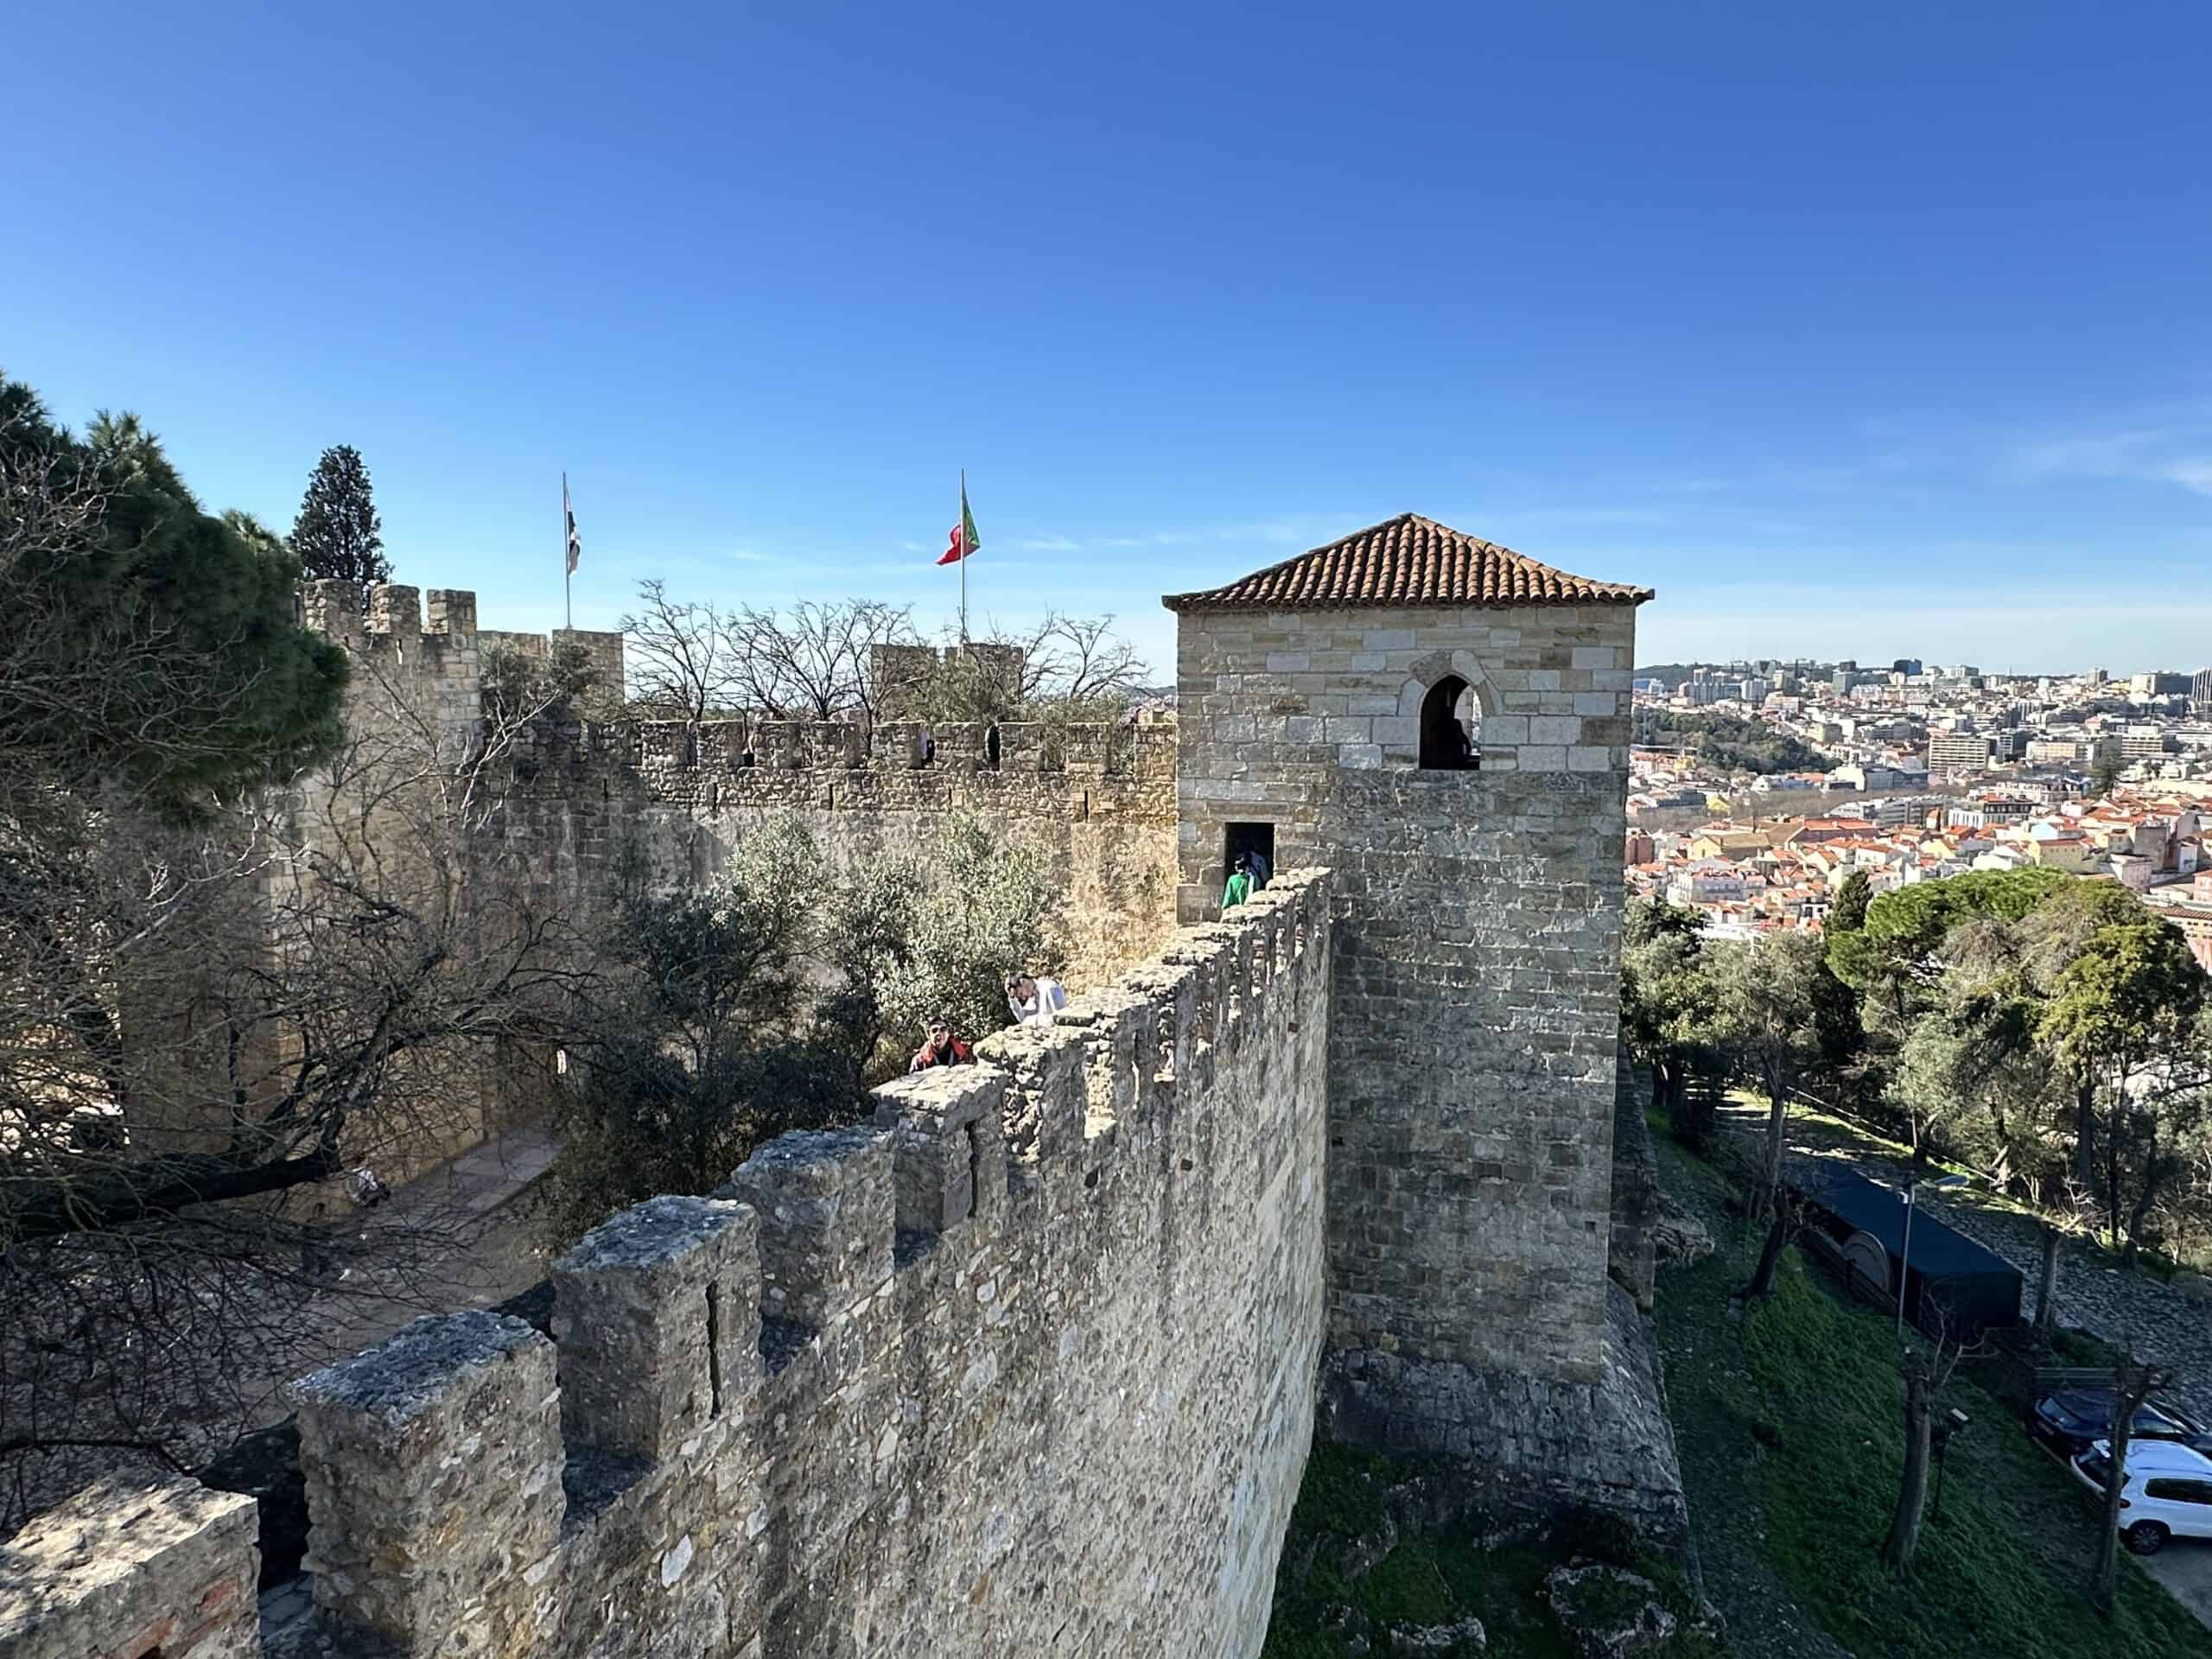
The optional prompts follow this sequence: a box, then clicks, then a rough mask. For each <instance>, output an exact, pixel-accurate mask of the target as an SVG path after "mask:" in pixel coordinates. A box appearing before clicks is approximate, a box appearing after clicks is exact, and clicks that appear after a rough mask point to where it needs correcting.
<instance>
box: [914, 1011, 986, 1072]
mask: <svg viewBox="0 0 2212 1659" xmlns="http://www.w3.org/2000/svg"><path fill="white" fill-rule="evenodd" d="M973 1058H975V1057H974V1056H973V1055H972V1054H970V1053H969V1052H968V1045H967V1044H965V1043H963V1042H962V1041H961V1040H960V1039H958V1038H957V1037H956V1036H954V1035H953V1034H952V1020H950V1017H949V1016H947V1015H945V1014H939V1015H938V1017H937V1018H936V1019H934V1020H931V1021H930V1038H929V1041H927V1042H925V1043H924V1044H923V1045H922V1046H920V1047H919V1048H918V1049H916V1050H915V1051H914V1058H913V1063H912V1065H909V1066H907V1068H906V1069H907V1070H908V1071H927V1070H929V1068H930V1067H931V1066H933V1065H967V1064H968V1063H969V1060H971V1059H973Z"/></svg>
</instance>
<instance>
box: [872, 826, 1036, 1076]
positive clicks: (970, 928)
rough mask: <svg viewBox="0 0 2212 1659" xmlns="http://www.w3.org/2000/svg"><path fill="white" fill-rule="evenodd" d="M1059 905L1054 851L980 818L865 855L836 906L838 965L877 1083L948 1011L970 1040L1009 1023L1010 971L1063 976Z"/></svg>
mask: <svg viewBox="0 0 2212 1659" xmlns="http://www.w3.org/2000/svg"><path fill="white" fill-rule="evenodd" d="M1057 899H1058V892H1057V890H1056V888H1055V887H1054V885H1053V880H1052V867H1051V864H1050V862H1049V861H1048V860H1047V859H1046V856H1045V855H1044V854H1043V853H1041V852H1040V851H1039V850H1038V849H1035V848H1033V847H1031V846H1029V845H1027V843H1024V842H1017V841H1014V839H1012V838H1011V837H1009V836H1007V835H1006V834H1005V833H1004V832H1003V831H1001V830H1000V829H996V828H995V827H994V826H993V825H992V824H991V823H989V822H988V820H987V819H985V818H983V817H982V816H981V815H979V814H976V813H973V812H963V813H959V814H957V815H955V816H954V817H951V818H950V819H948V820H947V821H946V822H945V823H944V827H943V828H942V829H940V830H939V831H938V835H937V836H936V839H935V840H934V842H932V843H931V845H930V846H929V847H928V848H927V849H925V851H923V852H920V853H905V854H899V855H892V856H889V857H878V858H870V859H867V860H864V861H862V863H861V868H860V869H859V870H858V871H857V872H856V873H855V874H854V876H853V877H852V878H851V879H850V880H849V882H848V883H847V884H846V885H845V886H844V887H843V888H842V891H841V892H840V893H839V894H838V895H837V897H836V901H835V910H834V912H833V913H834V922H833V925H832V928H831V936H832V938H833V939H834V940H835V941H836V943H835V944H834V946H833V947H832V950H831V960H832V962H833V963H834V965H835V966H836V970H837V972H838V974H839V976H840V978H841V980H842V984H843V987H844V998H843V1001H842V1003H841V1005H840V1007H839V1011H838V1018H839V1019H840V1020H842V1023H843V1024H844V1026H845V1027H846V1028H847V1029H848V1031H849V1032H850V1033H852V1041H853V1043H854V1044H855V1047H856V1048H857V1049H858V1050H859V1051H860V1052H861V1053H863V1054H864V1055H865V1056H866V1057H867V1058H866V1061H865V1065H866V1068H867V1071H868V1076H869V1078H870V1080H871V1081H880V1080H881V1079H882V1078H884V1077H887V1076H891V1075H893V1074H894V1073H896V1072H898V1071H903V1070H905V1062H906V1056H907V1054H909V1053H910V1052H912V1050H913V1049H914V1048H915V1047H916V1046H918V1044H919V1043H920V1041H921V1039H922V1035H923V1027H924V1026H925V1024H926V1023H927V1022H928V1021H929V1020H931V1018H933V1017H934V1016H935V1015H937V1014H948V1015H950V1018H951V1020H952V1024H953V1028H954V1030H955V1031H956V1032H957V1033H960V1034H961V1035H962V1036H963V1037H965V1038H967V1039H969V1040H970V1041H973V1040H974V1039H976V1038H979V1037H982V1036H984V1035H987V1034H988V1033H991V1032H994V1031H996V1030H998V1029H999V1028H1000V1027H1002V1026H1004V1025H1006V1024H1007V1022H1008V1020H1009V1019H1010V1017H1011V1016H1009V1014H1007V1007H1006V980H1007V975H1009V974H1011V973H1014V972H1015V971H1017V970H1022V971H1027V972H1029V973H1057V972H1058V969H1059V967H1060V964H1061V961H1062V952H1061V947H1060V944H1059V942H1058V938H1057V936H1056V931H1055V926H1054V907H1055V903H1056V900H1057Z"/></svg>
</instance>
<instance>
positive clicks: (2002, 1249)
mask: <svg viewBox="0 0 2212 1659" xmlns="http://www.w3.org/2000/svg"><path fill="white" fill-rule="evenodd" d="M1720 1121H1721V1124H1722V1126H1723V1128H1725V1129H1726V1131H1727V1132H1728V1133H1729V1134H1731V1135H1735V1136H1738V1138H1741V1139H1745V1140H1748V1141H1751V1142H1752V1143H1753V1144H1755V1145H1756V1144H1758V1143H1759V1142H1760V1141H1763V1139H1764V1135H1765V1134H1766V1111H1765V1109H1764V1107H1757V1106H1751V1105H1747V1104H1745V1103H1740V1102H1734V1101H1727V1102H1723V1103H1722V1105H1721V1109H1720ZM1787 1134H1788V1136H1789V1163H1790V1165H1791V1166H1792V1168H1793V1169H1798V1170H1806V1171H1809V1170H1811V1169H1812V1168H1814V1167H1815V1160H1823V1159H1842V1160H1846V1161H1847V1162H1849V1163H1851V1164H1852V1165H1853V1166H1855V1167H1856V1168H1858V1169H1859V1170H1860V1171H1861V1172H1862V1173H1866V1174H1867V1175H1870V1176H1872V1177H1873V1178H1874V1179H1877V1180H1881V1181H1885V1182H1889V1183H1891V1184H1893V1185H1900V1186H1901V1185H1904V1178H1905V1174H1906V1172H1907V1170H1908V1168H1909V1167H1910V1166H1909V1162H1908V1160H1907V1159H1906V1158H1905V1157H1904V1154H1901V1153H1900V1152H1899V1151H1897V1148H1895V1147H1892V1146H1891V1144H1889V1143H1888V1142H1886V1141H1878V1140H1877V1139H1875V1138H1874V1137H1873V1136H1872V1135H1867V1134H1866V1133H1865V1132H1863V1131H1861V1130H1859V1129H1854V1128H1852V1127H1850V1126H1849V1125H1848V1124H1845V1123H1840V1122H1837V1121H1836V1120H1835V1119H1834V1118H1827V1117H1813V1116H1806V1115H1803V1114H1801V1113H1798V1112H1794V1111H1793V1112H1792V1113H1791V1114H1790V1115H1789V1126H1788V1129H1787ZM1915 1202H1916V1204H1920V1205H1926V1206H1927V1208H1928V1210H1929V1211H1930V1212H1931V1213H1933V1214H1935V1215H1937V1216H1940V1217H1942V1219H1943V1220H1944V1221H1946V1222H1948V1224H1950V1225H1952V1226H1954V1227H1955V1228H1957V1229H1958V1230H1959V1231H1961V1232H1962V1233H1964V1234H1965V1235H1966V1236H1967V1237H1969V1238H1971V1239H1973V1240H1974V1242H1975V1243H1978V1244H1980V1245H1981V1246H1983V1247H1984V1248H1985V1249H1989V1250H1992V1251H1993V1252H1994V1253H1995V1254H1997V1255H2000V1256H2002V1257H2003V1258H2004V1259H2005V1261H2006V1262H2010V1263H2011V1264H2012V1266H2013V1267H2016V1268H2018V1269H2019V1270H2020V1277H2021V1280H2022V1281H2023V1285H2024V1289H2023V1292H2022V1295H2021V1306H2020V1314H2021V1317H2022V1318H2023V1319H2031V1318H2033V1317H2034V1315H2035V1296H2036V1281H2037V1276H2038V1275H2039V1274H2041V1273H2042V1271H2043V1240H2042V1236H2041V1232H2040V1230H2039V1229H2038V1228H2037V1225H2036V1224H2035V1222H2034V1221H2032V1220H2031V1219H2030V1218H2029V1217H2026V1216H2024V1215H2021V1214H2020V1213H2018V1211H2013V1210H2009V1209H2005V1208H2002V1207H2000V1206H1999V1205H1995V1204H1993V1203H1992V1202H1991V1201H1990V1199H1989V1198H1987V1197H1986V1196H1984V1195H1982V1194H1980V1193H1978V1192H1976V1191H1975V1190H1974V1189H1973V1188H1971V1187H1969V1188H1963V1189H1956V1190H1954V1191H1951V1192H1932V1191H1930V1190H1929V1188H1927V1187H1924V1186H1923V1187H1922V1188H1921V1189H1920V1193H1919V1196H1918V1197H1917V1198H1916V1200H1915ZM1715 1236H1716V1237H1718V1236H1720V1235H1719V1234H1718V1233H1716V1234H1715ZM2054 1300H2056V1305H2057V1319H2058V1321H2059V1323H2060V1324H2061V1325H2075V1326H2078V1327H2079V1328H2081V1329H2082V1330H2085V1331H2088V1332H2091V1333H2093V1334H2094V1335H2095V1336H2098V1337H2101V1338H2103V1339H2104V1340H2105V1341H2107V1342H2109V1343H2113V1344H2116V1345H2120V1346H2124V1347H2126V1348H2127V1349H2129V1350H2131V1351H2133V1352H2134V1353H2135V1354H2136V1355H2137V1356H2139V1357H2143V1358H2147V1359H2152V1360H2156V1361H2158V1363H2161V1364H2166V1365H2171V1366H2172V1367H2173V1368H2174V1370H2175V1371H2176V1373H2177V1377H2178V1380H2177V1382H2176V1383H2175V1385H2174V1388H2173V1390H2172V1393H2173V1397H2174V1399H2175V1400H2176V1401H2177V1402H2179V1403H2180V1404H2181V1405H2182V1406H2183V1408H2185V1409H2187V1410H2189V1411H2190V1412H2193V1413H2194V1414H2196V1415H2197V1416H2199V1417H2202V1418H2206V1419H2208V1420H2212V1313H2208V1312H2207V1310H2205V1309H2202V1308H2199V1307H2196V1306H2192V1305H2191V1304H2190V1302H2188V1301H2187V1300H2184V1299H2183V1297H2182V1296H2181V1295H2179V1294H2177V1293H2176V1292H2175V1291H2173V1290H2172V1289H2171V1288H2169V1287H2167V1286H2166V1285H2165V1284H2164V1282H2163V1281H2160V1280H2158V1279H2156V1278H2153V1277H2152V1275H2151V1274H2147V1273H2139V1272H2137V1271H2135V1270H2133V1269H2132V1268H2131V1269H2129V1270H2127V1271H2126V1272H2123V1271H2121V1270H2120V1268H2119V1267H2118V1266H2116V1265H2114V1262H2113V1258H2112V1257H2110V1256H2108V1255H2107V1254H2106V1253H2105V1252H2104V1251H2102V1250H2100V1249H2096V1248H2095V1247H2094V1245H2091V1244H2088V1243H2085V1242H2084V1241H2082V1240H2079V1239H2069V1240H2068V1241H2066V1242H2065V1243H2063V1244H2062V1245H2061V1246H2060V1247H2059V1266H2058V1288H2057V1292H2056V1296H2055V1298H2054Z"/></svg>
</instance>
